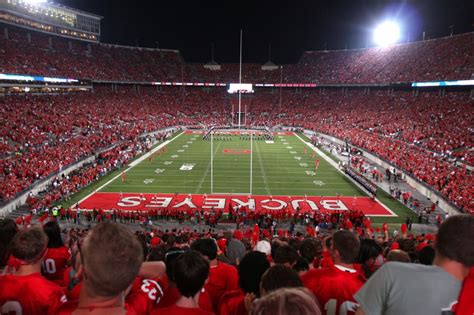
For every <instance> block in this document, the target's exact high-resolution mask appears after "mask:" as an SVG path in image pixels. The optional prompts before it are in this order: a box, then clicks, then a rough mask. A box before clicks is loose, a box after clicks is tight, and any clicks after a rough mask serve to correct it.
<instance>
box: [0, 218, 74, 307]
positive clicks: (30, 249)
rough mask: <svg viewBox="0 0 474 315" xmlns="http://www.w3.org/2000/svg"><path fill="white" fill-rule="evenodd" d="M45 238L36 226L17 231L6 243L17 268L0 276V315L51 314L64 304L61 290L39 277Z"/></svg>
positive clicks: (44, 252)
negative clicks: (8, 243) (9, 241)
mask: <svg viewBox="0 0 474 315" xmlns="http://www.w3.org/2000/svg"><path fill="white" fill-rule="evenodd" d="M47 245H48V237H47V236H46V234H45V233H44V232H43V230H41V228H39V227H35V228H32V229H28V230H22V231H20V232H18V233H17V234H16V235H15V237H14V238H13V240H12V242H11V244H10V249H11V250H10V253H11V256H10V257H11V258H12V259H14V260H15V261H16V262H17V266H19V267H18V269H17V270H16V271H15V272H14V273H13V274H11V275H4V276H0V314H55V312H56V310H57V309H58V307H59V306H60V305H61V304H62V303H64V302H66V297H65V296H64V293H63V290H62V289H61V287H59V286H58V285H57V284H55V283H53V282H50V281H48V280H46V279H45V278H44V277H43V276H41V273H40V272H41V263H42V262H43V259H44V257H45V254H46V251H47V250H48V247H47Z"/></svg>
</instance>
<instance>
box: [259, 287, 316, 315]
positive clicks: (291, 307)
mask: <svg viewBox="0 0 474 315" xmlns="http://www.w3.org/2000/svg"><path fill="white" fill-rule="evenodd" d="M250 314H251V315H292V314H298V315H321V310H320V309H319V305H318V302H317V300H316V298H315V297H314V295H313V294H312V293H311V292H310V291H309V290H308V289H306V288H281V289H278V290H276V291H273V292H270V293H268V294H267V295H265V296H264V297H262V298H261V299H258V300H256V301H255V304H254V307H253V308H252V310H251V312H250Z"/></svg>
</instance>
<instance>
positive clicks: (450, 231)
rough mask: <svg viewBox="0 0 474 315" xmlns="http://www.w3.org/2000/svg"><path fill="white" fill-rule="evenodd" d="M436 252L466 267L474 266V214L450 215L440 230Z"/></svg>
mask: <svg viewBox="0 0 474 315" xmlns="http://www.w3.org/2000/svg"><path fill="white" fill-rule="evenodd" d="M435 249H436V254H439V255H441V256H442V257H444V258H448V259H450V260H454V261H456V262H458V263H461V264H463V265H464V266H466V267H472V266H474V216H472V215H468V214H463V215H454V216H450V217H449V218H448V219H446V221H444V222H443V223H442V224H441V226H440V227H439V230H438V235H437V237H436V246H435Z"/></svg>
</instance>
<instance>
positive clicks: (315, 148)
mask: <svg viewBox="0 0 474 315" xmlns="http://www.w3.org/2000/svg"><path fill="white" fill-rule="evenodd" d="M293 134H294V135H295V136H296V137H297V138H298V139H300V140H301V142H303V143H304V144H306V145H307V146H308V147H310V149H311V150H313V151H315V152H316V153H317V154H318V155H320V156H321V157H322V158H323V159H324V160H325V161H326V162H328V163H329V164H330V165H331V166H332V167H334V168H335V169H336V170H337V171H338V172H339V173H341V174H342V175H344V176H345V177H346V178H348V179H349V180H350V181H351V182H352V183H354V184H355V185H356V186H357V187H358V188H359V189H361V190H362V191H363V192H367V191H366V189H365V188H364V187H363V186H362V185H361V184H359V183H358V182H356V181H355V180H353V179H352V178H350V177H349V176H347V175H346V174H345V173H344V172H343V171H341V170H340V169H339V165H338V164H337V163H336V162H335V161H334V160H332V159H331V158H330V157H328V156H327V155H326V154H325V153H324V152H323V151H321V150H319V149H318V148H317V147H315V146H314V145H313V144H312V143H310V142H307V141H305V140H304V139H303V138H301V137H300V136H299V135H298V134H296V133H293ZM375 201H377V202H378V203H379V204H381V205H382V207H384V208H385V209H386V210H387V211H388V212H390V213H391V215H390V216H388V215H384V216H383V217H398V215H397V214H396V213H395V212H393V211H392V210H391V209H390V208H388V207H387V206H386V205H385V204H384V203H383V202H381V201H380V200H379V199H378V198H375ZM372 217H377V215H372Z"/></svg>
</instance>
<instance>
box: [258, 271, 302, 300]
mask: <svg viewBox="0 0 474 315" xmlns="http://www.w3.org/2000/svg"><path fill="white" fill-rule="evenodd" d="M302 286H303V282H302V281H301V279H300V277H299V276H298V273H297V272H296V271H294V270H293V269H291V268H290V267H288V266H286V265H275V266H272V267H270V268H269V269H268V270H267V271H266V272H265V273H264V274H263V276H262V282H261V283H260V289H261V291H262V293H264V294H268V293H269V292H272V291H275V290H277V289H280V288H297V287H302Z"/></svg>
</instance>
